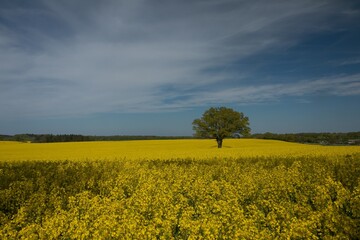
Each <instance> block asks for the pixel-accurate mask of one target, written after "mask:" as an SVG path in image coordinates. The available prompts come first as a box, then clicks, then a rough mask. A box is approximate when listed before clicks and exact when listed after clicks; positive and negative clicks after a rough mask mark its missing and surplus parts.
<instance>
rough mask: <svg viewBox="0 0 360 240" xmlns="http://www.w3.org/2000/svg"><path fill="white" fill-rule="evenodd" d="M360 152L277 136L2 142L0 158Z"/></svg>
mask: <svg viewBox="0 0 360 240" xmlns="http://www.w3.org/2000/svg"><path fill="white" fill-rule="evenodd" d="M353 153H360V147H359V146H320V145H308V144H299V143H288V142H282V141H276V140H259V139H225V140H224V146H223V148H222V149H218V148H217V145H216V142H215V140H192V139H188V140H142V141H114V142H71V143H20V142H0V161H10V160H95V159H97V160H113V159H127V160H146V159H160V160H161V159H165V160H168V159H208V158H211V159H213V158H242V157H256V156H263V157H264V156H266V157H272V156H281V157H285V156H293V157H296V156H320V155H321V156H324V155H325V156H337V155H338V156H341V155H347V154H353Z"/></svg>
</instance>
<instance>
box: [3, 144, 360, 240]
mask: <svg viewBox="0 0 360 240" xmlns="http://www.w3.org/2000/svg"><path fill="white" fill-rule="evenodd" d="M359 236H360V147H359V146H320V145H306V144H297V143H286V142H281V141H272V140H256V139H225V140H224V145H223V148H222V149H218V148H217V144H216V142H215V141H214V140H195V139H192V140H190V139H189V140H156V141H153V140H146V141H118V142H73V143H19V142H0V239H44V240H45V239H46V240H47V239H209V240H210V239H254V240H255V239H256V240H257V239H359Z"/></svg>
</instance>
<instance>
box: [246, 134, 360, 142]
mask: <svg viewBox="0 0 360 240" xmlns="http://www.w3.org/2000/svg"><path fill="white" fill-rule="evenodd" d="M252 138H258V139H274V140H282V141H286V142H298V143H314V144H323V145H360V132H348V133H286V134H276V133H269V132H267V133H260V134H253V135H252Z"/></svg>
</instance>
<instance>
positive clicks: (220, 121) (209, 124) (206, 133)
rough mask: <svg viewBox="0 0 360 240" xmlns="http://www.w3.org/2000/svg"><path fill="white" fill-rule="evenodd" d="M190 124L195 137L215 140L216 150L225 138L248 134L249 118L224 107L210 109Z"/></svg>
mask: <svg viewBox="0 0 360 240" xmlns="http://www.w3.org/2000/svg"><path fill="white" fill-rule="evenodd" d="M192 124H193V130H194V131H195V136H196V137H203V138H215V139H216V141H217V143H218V148H221V147H222V141H223V139H224V138H226V137H230V136H232V135H233V134H241V135H243V136H247V135H249V134H250V127H249V118H248V117H246V116H245V115H244V114H243V113H242V112H237V111H235V110H233V109H231V108H226V107H211V108H209V109H208V110H207V111H205V112H204V113H203V115H202V117H201V118H199V119H195V120H194V121H193V123H192Z"/></svg>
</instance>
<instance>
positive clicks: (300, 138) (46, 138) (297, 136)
mask: <svg viewBox="0 0 360 240" xmlns="http://www.w3.org/2000/svg"><path fill="white" fill-rule="evenodd" d="M191 138H193V137H191V136H128V135H115V136H84V135H77V134H59V135H54V134H16V135H0V141H19V142H33V143H51V142H84V141H126V140H161V139H164V140H165V139H191ZM250 138H256V139H273V140H281V141H286V142H298V143H313V144H323V145H360V132H348V133H287V134H276V133H269V132H267V133H257V134H253V135H251V136H250Z"/></svg>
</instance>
